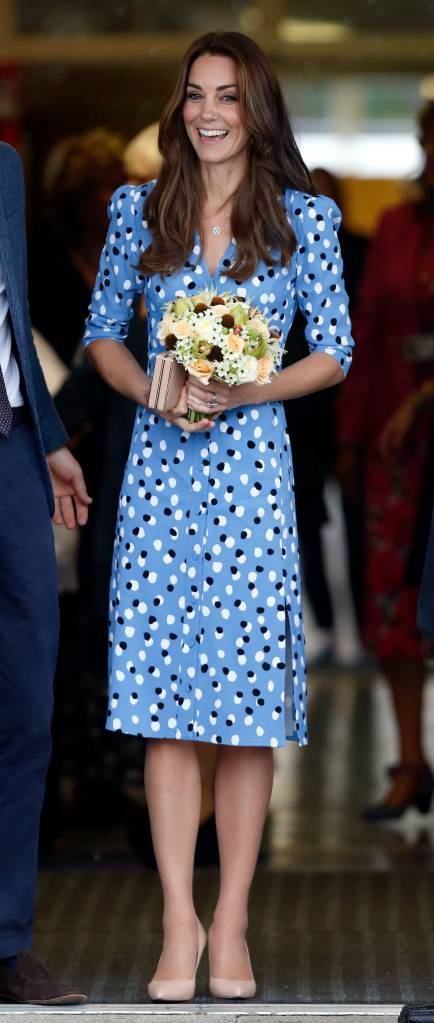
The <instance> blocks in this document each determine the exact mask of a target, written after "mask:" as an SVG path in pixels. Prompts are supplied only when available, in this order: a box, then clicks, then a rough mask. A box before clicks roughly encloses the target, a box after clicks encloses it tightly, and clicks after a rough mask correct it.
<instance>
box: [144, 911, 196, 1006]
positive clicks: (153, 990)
mask: <svg viewBox="0 0 434 1023" xmlns="http://www.w3.org/2000/svg"><path fill="white" fill-rule="evenodd" d="M206 942H207V936H206V932H205V930H204V928H203V927H202V924H201V923H200V921H199V920H198V921H197V958H196V968H195V971H194V976H193V977H191V978H189V979H186V978H185V979H184V978H179V979H177V980H151V981H150V982H149V984H148V995H149V997H150V998H151V1000H152V1001H153V1002H192V1001H193V998H194V995H195V991H196V974H197V971H198V969H199V963H200V960H201V958H202V955H203V952H204V949H205V946H206Z"/></svg>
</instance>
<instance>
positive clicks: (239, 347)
mask: <svg viewBox="0 0 434 1023" xmlns="http://www.w3.org/2000/svg"><path fill="white" fill-rule="evenodd" d="M226 341H227V343H228V345H229V348H230V350H231V352H242V351H243V348H244V344H245V341H244V338H242V337H238V336H237V334H232V333H231V334H227V336H226Z"/></svg>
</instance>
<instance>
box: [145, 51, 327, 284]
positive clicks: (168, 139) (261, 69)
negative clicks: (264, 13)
mask: <svg viewBox="0 0 434 1023" xmlns="http://www.w3.org/2000/svg"><path fill="white" fill-rule="evenodd" d="M203 54H211V55H219V56H225V57H230V58H231V59H232V60H233V61H234V62H235V64H236V66H237V69H238V93H239V103H240V111H241V117H242V120H243V123H244V125H245V127H246V129H247V132H248V135H249V141H248V172H247V174H246V176H245V178H244V180H243V181H242V182H241V184H240V186H239V188H238V189H237V192H236V194H235V196H234V202H233V208H232V218H231V226H232V234H233V237H234V238H235V241H236V244H237V256H236V259H235V261H234V262H233V263H232V266H231V267H230V269H228V270H227V271H226V273H227V274H228V276H230V277H233V278H235V279H237V280H240V281H242V280H245V279H246V278H247V277H251V275H252V274H253V273H254V272H255V269H256V267H257V265H258V263H259V262H260V261H261V260H264V261H265V263H266V264H268V265H270V266H271V265H272V264H273V263H274V262H275V260H274V259H273V257H272V255H271V251H272V250H274V251H276V250H277V251H278V252H279V253H280V260H281V263H282V265H287V264H288V263H289V260H290V258H291V256H292V253H293V251H294V249H295V244H296V241H295V235H294V232H293V230H292V228H291V226H290V224H289V223H288V220H287V217H286V214H285V210H284V206H283V201H282V200H283V193H284V190H285V188H296V189H300V190H301V191H302V192H309V193H310V194H314V195H315V194H316V190H315V186H314V184H313V181H312V178H311V176H310V174H309V171H308V169H307V167H306V166H305V164H304V162H303V160H302V157H301V155H300V152H299V150H298V147H297V143H296V141H295V138H294V134H293V131H292V128H291V125H290V122H289V118H288V114H287V111H286V109H285V104H284V100H283V96H282V91H281V88H280V85H279V81H278V78H277V76H276V74H275V72H274V71H273V68H272V67H271V65H270V64H269V62H268V60H267V58H266V57H265V54H264V53H263V51H262V50H261V49H260V48H259V46H257V45H256V43H255V42H253V40H252V39H249V38H248V36H245V35H243V34H242V33H241V32H210V33H208V34H207V35H203V36H201V37H200V38H199V39H196V41H195V42H194V43H193V44H192V46H191V47H190V49H189V50H188V51H187V53H186V54H185V56H184V59H183V61H182V64H181V67H180V69H179V74H178V78H177V81H176V84H175V88H174V90H173V92H172V94H171V96H170V97H169V99H168V100H167V102H166V105H165V107H164V109H163V112H162V115H161V119H160V129H159V138H158V145H159V148H160V151H161V154H162V157H163V163H162V167H161V171H160V174H159V177H158V181H157V183H156V185H155V187H154V188H153V189H152V191H151V193H150V195H149V196H148V198H147V199H146V200H145V217H146V220H147V221H148V224H149V227H150V229H151V231H152V235H153V240H152V244H151V245H150V246H149V248H148V249H147V251H146V252H145V253H144V254H143V256H142V259H141V265H142V267H143V270H144V271H145V272H146V273H160V274H162V275H163V276H164V275H165V274H166V273H170V272H172V271H173V270H174V269H177V268H179V267H180V266H181V265H182V264H183V263H184V262H185V260H186V258H187V257H188V255H189V254H190V253H191V250H192V248H193V245H194V236H195V230H196V228H199V230H200V224H201V209H202V204H203V200H204V188H203V183H202V176H201V171H200V161H199V158H198V157H197V155H196V153H195V150H194V148H193V146H192V144H191V142H190V139H189V138H188V135H187V132H186V130H185V126H184V119H183V105H184V101H185V97H186V87H187V83H188V78H189V72H190V68H191V66H192V64H193V62H194V61H195V60H197V58H198V57H201V56H202V55H203Z"/></svg>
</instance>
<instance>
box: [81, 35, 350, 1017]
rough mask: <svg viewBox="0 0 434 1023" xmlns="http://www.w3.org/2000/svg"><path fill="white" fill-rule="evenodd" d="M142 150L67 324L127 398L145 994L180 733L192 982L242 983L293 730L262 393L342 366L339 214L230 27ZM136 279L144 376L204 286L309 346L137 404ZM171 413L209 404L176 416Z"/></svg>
mask: <svg viewBox="0 0 434 1023" xmlns="http://www.w3.org/2000/svg"><path fill="white" fill-rule="evenodd" d="M160 148H161V150H162V154H163V166H162V170H161V174H160V177H159V179H158V181H157V183H156V184H155V185H153V186H152V185H151V186H148V187H144V188H141V189H131V188H124V189H120V190H118V191H117V192H116V193H115V195H114V197H113V201H112V206H111V212H112V220H111V225H110V228H109V233H108V238H107V243H106V248H105V250H104V252H103V255H102V261H101V270H100V277H99V279H98V281H97V284H96V290H95V293H94V298H93V301H92V305H91V313H90V317H89V321H88V328H87V332H86V337H85V341H86V343H87V344H90V342H92V344H91V347H90V357H91V359H92V361H93V363H94V365H95V366H96V367H97V368H98V369H99V371H100V372H101V373H102V375H103V376H104V378H105V379H106V380H107V381H108V382H110V383H111V384H112V385H113V386H114V387H116V388H117V389H119V390H121V391H122V392H123V393H125V394H129V395H130V396H132V397H133V396H134V398H135V400H136V401H137V402H138V406H139V407H138V411H137V419H136V427H135V430H134V432H133V438H132V445H131V452H130V457H129V461H128V464H127V468H126V474H125V480H124V485H123V488H122V492H121V498H120V506H119V521H118V530H117V537H116V546H115V555H114V569H113V581H112V591H111V611H110V617H111V627H110V643H111V653H110V673H111V699H110V711H109V715H110V716H109V724H108V727H109V728H113V729H119V728H120V729H121V730H122V731H125V732H128V733H131V732H133V733H138V734H142V735H146V737H147V740H148V741H147V752H146V764H145V786H146V795H147V802H148V807H149V812H150V816H151V824H152V833H153V841H154V848H155V855H156V859H157V863H158V869H159V873H160V878H161V883H162V887H163V894H164V919H163V925H164V946H163V952H162V955H161V958H160V961H159V964H158V967H157V971H156V974H155V976H154V979H153V981H152V982H151V984H150V985H149V993H150V996H151V997H152V998H157V999H164V1000H168V999H172V1000H175V999H176V1000H180V999H185V1000H187V999H190V998H192V996H193V993H194V975H195V971H196V968H197V965H198V961H199V958H200V954H201V952H202V950H203V947H204V944H205V940H206V939H205V934H204V931H203V928H202V925H201V924H199V923H198V921H197V917H196V913H195V908H194V903H193V897H192V866H193V855H194V847H195V841H196V833H197V823H198V812H199V805H200V778H199V771H198V764H197V758H196V744H197V743H198V742H212V743H216V744H217V745H218V746H219V750H218V754H219V756H218V764H217V771H216V779H215V798H216V823H217V832H218V841H219V850H220V864H221V884H220V892H219V897H218V902H217V906H216V909H215V913H214V919H213V924H212V927H211V929H210V932H209V943H210V970H211V992H212V993H213V994H214V995H219V996H221V997H227V998H233V997H251V996H252V995H253V993H254V990H255V984H254V980H253V976H252V971H251V966H250V961H249V956H248V951H247V946H246V943H245V938H244V936H245V931H246V927H247V902H248V894H249V889H250V885H251V881H252V878H253V874H254V870H255V864H256V859H257V854H258V848H259V843H260V840H261V834H262V830H263V825H264V820H265V817H266V814H267V810H268V806H269V800H270V794H271V786H272V775H273V760H272V757H273V747H277V746H283V745H284V744H285V737H288V738H290V739H295V740H297V741H298V742H299V744H300V745H303V744H304V743H305V742H306V695H305V689H306V687H305V678H304V658H303V625H302V613H301V597H300V579H299V574H298V562H297V541H296V524H295V514H294V503H293V495H292V470H291V460H290V452H289V448H288V443H287V440H286V439H285V427H284V413H283V405H282V401H283V399H286V398H291V397H296V396H298V395H301V394H306V393H308V392H310V391H313V390H315V389H318V388H322V387H329V386H330V385H332V384H335V383H337V382H338V381H339V380H341V379H342V378H343V375H344V373H345V371H346V369H347V367H348V365H349V362H350V359H351V344H352V341H351V337H350V325H349V319H348V313H347V299H346V294H345V291H344V287H343V283H342V280H341V271H342V267H341V261H340V253H339V245H338V241H337V237H336V230H335V228H336V226H337V224H338V222H339V215H338V211H337V209H336V207H335V206H334V204H333V203H332V202H331V201H330V200H328V199H325V198H324V197H318V198H313V197H312V196H311V195H309V191H310V190H311V189H312V185H311V181H310V177H309V174H308V172H307V170H306V168H305V166H304V164H303V162H302V160H301V157H300V154H299V152H298V150H297V147H296V145H295V142H294V138H293V135H292V131H291V128H290V126H289V124H288V120H287V115H286V113H285V108H284V104H283V99H282V95H281V91H280V88H279V85H278V82H277V80H276V78H275V75H274V74H273V71H272V70H271V68H270V67H269V65H268V63H267V61H266V59H265V56H264V54H263V53H262V51H261V50H260V49H259V48H258V47H257V46H256V44H255V43H253V42H252V41H251V40H249V39H248V38H246V37H245V36H243V35H240V34H239V33H232V32H230V33H211V34H209V35H206V36H204V37H202V38H201V39H199V40H197V42H195V43H194V44H193V46H192V47H191V49H190V50H189V51H188V53H187V54H186V56H185V58H184V60H183V62H182V65H181V68H180V72H179V75H178V80H177V83H176V86H175V89H174V92H173V94H172V96H171V98H170V99H169V101H168V103H167V106H166V108H165V110H164V112H163V115H162V118H161V123H160ZM139 263H140V266H139ZM143 288H144V290H145V297H146V305H147V309H148V320H149V333H150V338H149V344H150V368H151V369H152V362H153V358H154V356H155V353H156V352H157V351H158V349H159V343H158V342H157V340H156V332H157V326H158V323H159V321H160V319H161V318H162V316H163V312H164V303H165V302H167V301H168V300H169V299H172V298H173V297H174V296H175V295H177V296H179V295H183V294H194V293H197V294H199V292H201V291H203V289H204V288H212V289H215V290H219V289H220V290H225V289H227V290H230V291H231V292H234V293H237V294H238V295H239V296H240V298H241V299H245V298H247V299H248V300H249V301H252V302H255V303H257V304H258V306H260V308H261V310H262V311H263V312H264V313H265V315H266V316H267V317H269V318H270V320H271V321H272V323H273V324H274V325H276V326H278V327H279V328H280V330H281V331H282V332H283V331H285V332H286V331H287V330H288V328H289V327H290V325H291V322H292V318H293V316H294V313H295V309H296V306H297V304H298V305H299V306H300V307H301V308H302V309H303V311H304V313H305V315H306V317H307V319H308V321H309V322H308V328H307V336H308V340H309V344H310V347H311V354H310V355H309V356H308V357H306V358H305V359H304V360H302V361H301V362H298V363H297V365H294V366H291V367H290V368H288V369H286V370H285V371H283V372H281V373H279V374H277V375H276V376H275V377H274V378H273V380H272V382H271V383H270V384H267V385H264V386H262V387H259V386H257V385H256V384H252V385H250V384H249V385H247V384H244V385H242V386H237V387H233V388H231V389H230V388H229V387H227V386H225V385H223V384H220V383H215V384H214V383H213V384H212V388H209V387H205V386H203V385H202V384H201V383H200V382H199V381H197V380H194V379H190V381H189V384H188V386H187V387H186V388H184V390H183V392H182V394H181V397H180V400H179V403H178V405H177V406H176V407H175V408H173V409H172V410H171V412H170V413H169V414H168V415H166V416H157V415H155V414H153V413H151V412H149V411H147V409H146V401H147V395H148V394H149V388H150V380H149V377H148V376H146V375H145V374H144V373H142V372H141V371H140V370H139V368H138V366H137V364H136V363H135V361H134V360H133V359H132V358H131V356H130V355H129V353H128V352H127V351H126V350H125V348H124V347H123V345H122V344H119V342H120V341H122V340H123V339H124V337H125V335H126V330H127V323H126V321H127V320H128V316H129V313H130V309H131V305H130V303H131V299H132V297H133V295H134V292H135V291H138V290H139V291H140V290H141V289H143ZM285 336H286V334H285ZM210 392H211V397H210ZM188 406H190V408H192V409H195V410H197V411H201V412H204V413H205V414H206V415H207V418H206V419H204V420H202V421H200V422H197V423H194V424H193V423H191V422H190V421H189V420H188V419H187V418H186V412H187V407H188ZM285 622H287V623H288V627H287V628H285ZM286 659H288V662H289V664H288V670H287V673H286V679H285V662H286ZM289 665H291V667H289ZM285 682H286V691H285ZM182 978H185V979H184V980H183V979H182ZM187 978H190V979H189V980H187Z"/></svg>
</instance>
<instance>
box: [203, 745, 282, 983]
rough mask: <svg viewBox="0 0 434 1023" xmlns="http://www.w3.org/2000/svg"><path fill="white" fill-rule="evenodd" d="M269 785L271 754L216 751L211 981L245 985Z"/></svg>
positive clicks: (239, 749)
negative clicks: (216, 875) (216, 877)
mask: <svg viewBox="0 0 434 1023" xmlns="http://www.w3.org/2000/svg"><path fill="white" fill-rule="evenodd" d="M272 786H273V751H272V750H271V749H269V748H266V747H257V748H255V747H245V746H244V747H239V746H238V747H232V746H222V747H220V749H219V758H218V763H217V771H216V780H215V801H216V824H217V834H218V842H219V851H220V891H219V897H218V901H217V905H216V908H215V912H214V919H213V924H212V929H211V934H210V967H211V974H212V976H213V977H222V978H224V979H226V980H232V979H234V980H249V978H250V975H251V974H250V968H249V962H248V958H247V955H246V949H245V944H244V935H245V931H246V928H247V922H248V917H247V909H248V898H249V892H250V886H251V883H252V880H253V875H254V873H255V867H256V862H257V859H258V853H259V848H260V844H261V838H262V833H263V829H264V824H265V820H266V817H267V812H268V808H269V805H270V797H271V790H272Z"/></svg>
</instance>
